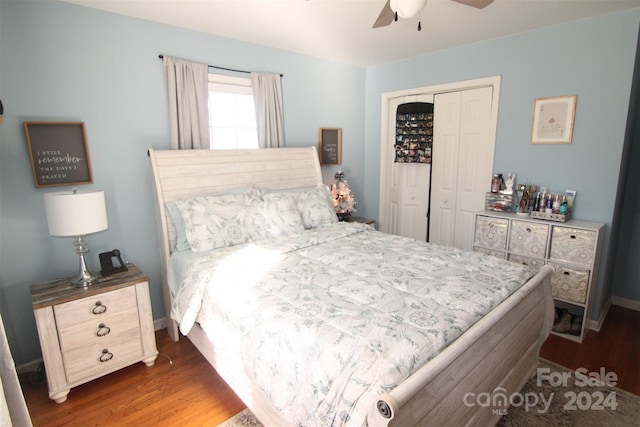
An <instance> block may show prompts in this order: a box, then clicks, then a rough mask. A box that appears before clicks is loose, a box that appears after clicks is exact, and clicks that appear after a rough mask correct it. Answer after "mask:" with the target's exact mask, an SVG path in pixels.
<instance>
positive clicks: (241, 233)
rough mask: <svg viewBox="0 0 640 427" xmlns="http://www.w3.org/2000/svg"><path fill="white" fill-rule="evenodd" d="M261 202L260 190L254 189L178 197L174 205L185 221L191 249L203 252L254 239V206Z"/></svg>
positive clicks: (255, 230)
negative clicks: (234, 192) (241, 191)
mask: <svg viewBox="0 0 640 427" xmlns="http://www.w3.org/2000/svg"><path fill="white" fill-rule="evenodd" d="M260 201H261V198H260V193H259V192H258V191H257V190H253V189H252V190H248V191H245V192H243V193H239V194H224V195H219V196H205V197H196V198H193V199H188V200H178V201H177V202H176V206H177V208H178V210H179V211H180V214H181V216H182V219H183V220H184V225H185V233H186V236H187V241H188V242H189V246H190V247H191V250H192V251H194V252H202V251H207V250H210V249H216V248H222V247H225V246H234V245H239V244H242V243H246V242H248V241H250V240H252V239H254V238H256V233H258V232H259V231H257V229H256V228H255V223H256V221H257V220H258V218H257V217H256V213H257V209H256V206H257V205H258V203H260ZM258 222H259V221H258Z"/></svg>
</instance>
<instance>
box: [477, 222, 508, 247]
mask: <svg viewBox="0 0 640 427" xmlns="http://www.w3.org/2000/svg"><path fill="white" fill-rule="evenodd" d="M508 228H509V220H508V219H502V218H491V217H487V216H482V215H478V216H477V217H476V232H475V241H474V242H473V244H474V245H475V246H482V247H485V248H491V249H498V250H505V249H506V248H507V229H508Z"/></svg>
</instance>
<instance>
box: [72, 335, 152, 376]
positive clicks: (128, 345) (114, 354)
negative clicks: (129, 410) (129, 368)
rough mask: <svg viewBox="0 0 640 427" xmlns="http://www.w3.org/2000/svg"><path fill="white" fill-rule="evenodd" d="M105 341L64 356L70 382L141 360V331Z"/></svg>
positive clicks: (106, 338) (115, 336)
mask: <svg viewBox="0 0 640 427" xmlns="http://www.w3.org/2000/svg"><path fill="white" fill-rule="evenodd" d="M104 338H105V339H104V341H100V342H94V343H92V344H89V345H87V346H83V347H78V348H75V349H72V350H69V351H63V352H62V358H63V360H64V370H65V373H66V375H67V381H68V382H70V383H72V382H75V381H79V380H83V379H85V378H91V377H95V376H98V375H101V374H103V373H104V374H106V373H109V372H111V371H112V370H114V369H117V368H119V367H123V366H126V365H128V364H130V363H132V362H135V361H136V360H139V359H140V358H141V357H142V343H141V341H140V328H134V329H130V330H128V331H124V332H122V333H120V334H118V335H113V336H111V335H109V336H107V337H104ZM101 359H102V360H101Z"/></svg>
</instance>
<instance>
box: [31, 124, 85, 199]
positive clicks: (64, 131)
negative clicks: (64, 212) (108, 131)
mask: <svg viewBox="0 0 640 427" xmlns="http://www.w3.org/2000/svg"><path fill="white" fill-rule="evenodd" d="M24 131H25V134H26V136H27V145H28V147H29V156H30V157H31V169H32V171H33V182H34V184H35V186H36V188H43V187H54V186H62V185H77V184H91V183H92V182H93V178H92V176H91V162H90V160H89V150H88V148H87V134H86V131H85V127H84V123H83V122H24Z"/></svg>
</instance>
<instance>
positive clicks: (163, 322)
mask: <svg viewBox="0 0 640 427" xmlns="http://www.w3.org/2000/svg"><path fill="white" fill-rule="evenodd" d="M166 327H167V318H166V317H162V318H160V319H155V320H154V321H153V329H154V330H155V331H159V330H160V329H166Z"/></svg>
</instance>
